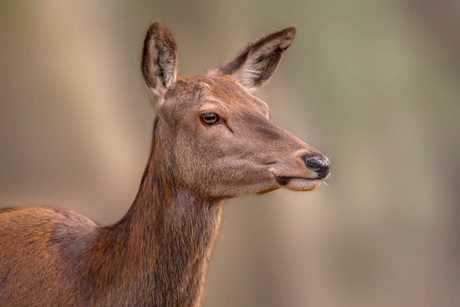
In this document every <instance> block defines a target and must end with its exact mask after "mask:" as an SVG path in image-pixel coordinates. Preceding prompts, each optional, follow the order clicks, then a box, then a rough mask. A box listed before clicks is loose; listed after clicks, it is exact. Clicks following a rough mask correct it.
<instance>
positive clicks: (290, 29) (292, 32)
mask: <svg viewBox="0 0 460 307" xmlns="http://www.w3.org/2000/svg"><path fill="white" fill-rule="evenodd" d="M281 32H284V34H285V35H287V36H289V37H290V38H292V39H294V37H295V36H296V35H297V27H296V26H287V27H285V28H283V29H281Z"/></svg>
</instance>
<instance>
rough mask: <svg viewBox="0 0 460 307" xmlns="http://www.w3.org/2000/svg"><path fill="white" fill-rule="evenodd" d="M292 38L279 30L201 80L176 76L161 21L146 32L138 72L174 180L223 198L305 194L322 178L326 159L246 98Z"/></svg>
mask: <svg viewBox="0 0 460 307" xmlns="http://www.w3.org/2000/svg"><path fill="white" fill-rule="evenodd" d="M295 35H296V28H295V27H293V26H290V27H286V28H283V29H281V30H278V31H275V32H273V33H271V34H268V35H266V36H263V37H262V38H260V39H258V40H256V41H254V42H253V43H252V44H250V45H249V46H248V47H247V48H246V49H245V50H244V51H242V52H241V53H240V54H238V55H237V56H236V57H234V58H233V59H230V60H229V61H227V62H225V63H224V64H223V65H222V66H221V67H220V68H218V69H217V70H215V71H213V72H211V73H209V74H208V75H206V76H198V77H178V76H177V61H178V52H177V45H176V42H175V41H174V38H173V37H172V35H171V34H170V33H169V31H168V30H167V29H166V28H165V27H164V26H163V24H162V23H161V22H159V21H156V22H154V23H153V24H152V25H151V26H150V28H149V30H148V32H147V35H146V37H145V40H144V46H143V50H142V58H141V71H142V74H143V77H144V80H145V83H146V85H147V87H148V89H149V94H150V101H151V104H152V106H153V108H154V109H155V111H156V113H157V114H158V116H159V120H158V123H157V125H156V132H155V133H156V135H157V137H158V140H159V141H158V143H159V144H157V145H159V146H160V147H161V150H160V152H161V153H160V154H161V155H162V161H163V163H164V166H165V169H166V170H167V172H168V176H170V177H171V179H173V180H172V181H173V182H177V183H178V184H181V185H183V186H186V187H187V188H189V189H191V190H193V191H195V192H196V193H197V195H199V196H201V197H204V198H213V199H222V198H231V197H236V196H239V195H247V194H263V193H267V192H270V191H273V190H276V189H278V188H287V189H290V190H294V191H310V190H313V189H315V188H317V187H318V186H320V184H321V183H322V181H324V180H325V179H326V178H327V176H328V174H329V160H328V159H327V157H325V156H324V155H323V154H322V153H321V152H319V151H318V150H316V149H314V148H313V147H311V146H309V145H307V144H306V143H304V142H302V141H301V140H299V139H298V138H297V137H295V136H294V135H293V134H291V133H290V132H288V131H286V130H285V129H283V128H281V127H280V126H278V125H277V124H275V123H274V122H273V121H271V120H270V119H269V108H268V106H267V104H266V103H265V102H263V101H262V100H260V99H259V98H257V97H255V96H254V95H252V93H253V92H254V91H255V90H257V89H258V88H259V87H261V86H262V85H264V84H265V83H266V82H267V81H268V80H269V79H270V77H271V76H272V75H273V73H274V72H275V70H276V68H277V66H278V64H279V62H280V60H281V57H282V55H283V53H284V52H285V51H286V49H287V48H289V46H290V45H291V44H292V41H293V40H294V37H295ZM156 154H158V153H156Z"/></svg>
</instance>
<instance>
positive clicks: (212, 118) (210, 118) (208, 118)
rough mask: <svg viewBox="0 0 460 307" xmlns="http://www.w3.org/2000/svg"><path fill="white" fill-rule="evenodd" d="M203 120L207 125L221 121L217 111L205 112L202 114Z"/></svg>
mask: <svg viewBox="0 0 460 307" xmlns="http://www.w3.org/2000/svg"><path fill="white" fill-rule="evenodd" d="M200 117H201V122H202V123H203V124H205V125H212V124H215V123H217V122H218V121H219V116H217V114H215V113H205V114H201V115H200Z"/></svg>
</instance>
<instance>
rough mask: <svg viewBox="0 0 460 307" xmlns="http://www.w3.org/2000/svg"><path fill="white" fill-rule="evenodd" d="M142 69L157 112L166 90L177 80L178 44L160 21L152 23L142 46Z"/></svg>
mask: <svg viewBox="0 0 460 307" xmlns="http://www.w3.org/2000/svg"><path fill="white" fill-rule="evenodd" d="M141 71H142V76H143V77H144V81H145V84H147V86H148V88H149V91H150V94H151V95H150V96H151V100H152V101H151V102H152V104H153V107H154V109H155V111H156V112H157V114H161V112H160V109H161V106H162V105H163V103H164V96H165V94H166V92H167V91H168V90H169V89H171V88H173V87H174V85H175V83H176V80H177V45H176V41H175V40H174V38H173V37H172V35H171V33H169V31H168V29H166V27H165V26H164V25H163V24H162V23H161V22H159V21H155V22H153V23H152V24H151V25H150V28H149V29H148V31H147V34H146V35H145V39H144V46H143V48H142V58H141Z"/></svg>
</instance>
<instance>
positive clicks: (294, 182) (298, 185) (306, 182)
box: [284, 178, 322, 191]
mask: <svg viewBox="0 0 460 307" xmlns="http://www.w3.org/2000/svg"><path fill="white" fill-rule="evenodd" d="M321 183H322V181H321V180H311V179H303V178H292V179H291V180H289V182H288V184H286V185H285V186H284V188H286V189H288V190H292V191H311V190H314V189H316V188H317V187H319V186H320V185H321Z"/></svg>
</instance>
